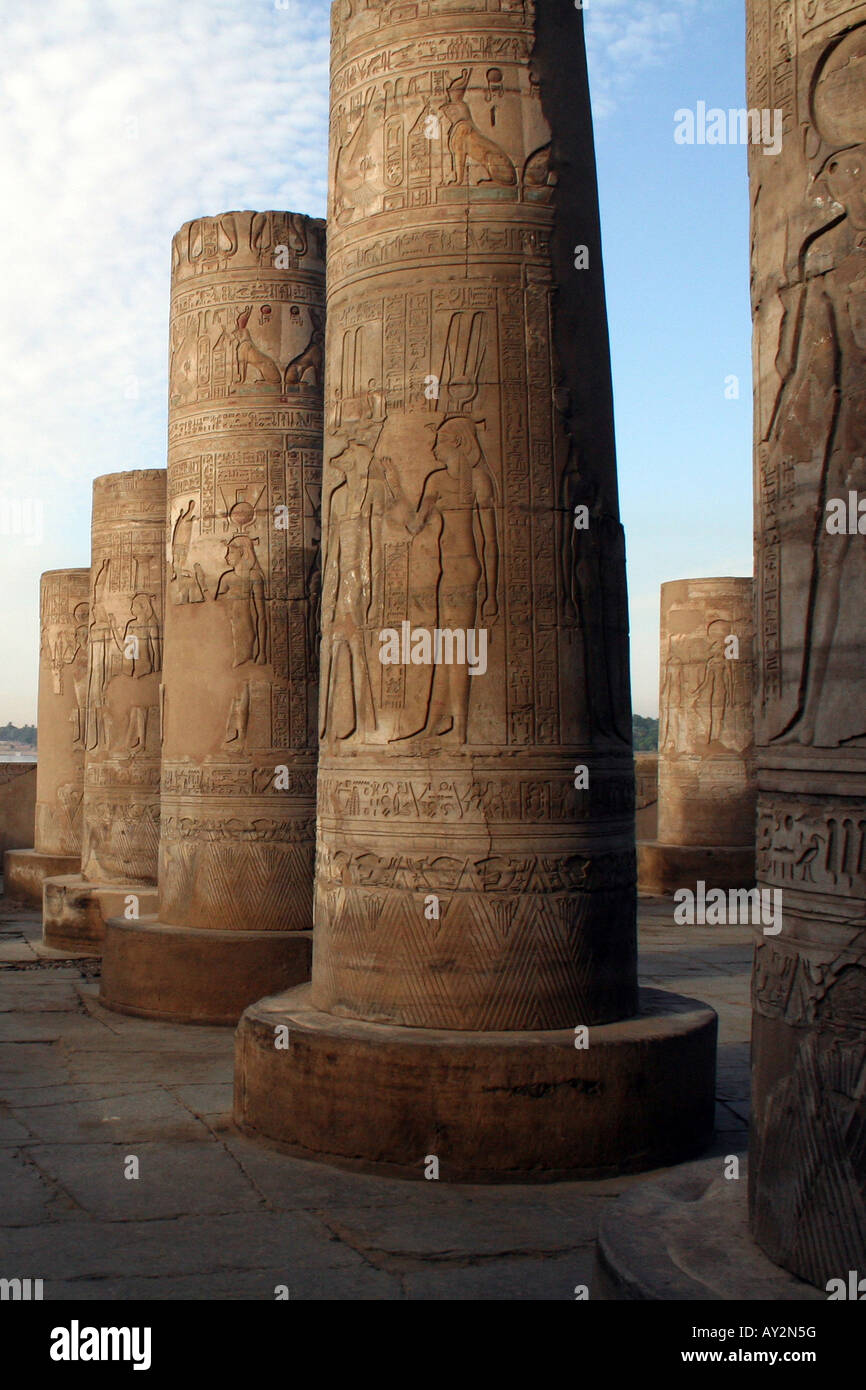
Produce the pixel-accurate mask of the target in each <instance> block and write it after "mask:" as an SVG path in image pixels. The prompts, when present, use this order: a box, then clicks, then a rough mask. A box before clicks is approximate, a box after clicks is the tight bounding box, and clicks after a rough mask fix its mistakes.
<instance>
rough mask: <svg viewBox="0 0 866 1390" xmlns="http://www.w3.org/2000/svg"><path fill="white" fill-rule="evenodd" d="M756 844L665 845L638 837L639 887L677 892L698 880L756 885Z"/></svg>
mask: <svg viewBox="0 0 866 1390" xmlns="http://www.w3.org/2000/svg"><path fill="white" fill-rule="evenodd" d="M755 873H756V871H755V847H754V845H742V846H741V845H663V844H661V842H660V841H659V840H638V844H637V886H638V891H639V892H640V893H675V892H676V890H677V889H678V888H692V889H694V886H695V884H696V883H697V882H698V881H699V880H701V879H702V880H703V882H704V883H705V884H706V885H707V890H709V889H710V888H722V889H724V890H725V892H727V891H728V889H729V888H754V886H755Z"/></svg>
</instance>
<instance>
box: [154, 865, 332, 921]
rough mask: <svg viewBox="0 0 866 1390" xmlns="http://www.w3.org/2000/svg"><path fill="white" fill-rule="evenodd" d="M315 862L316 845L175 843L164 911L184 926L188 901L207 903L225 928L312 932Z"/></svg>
mask: <svg viewBox="0 0 866 1390" xmlns="http://www.w3.org/2000/svg"><path fill="white" fill-rule="evenodd" d="M312 860H313V850H312V846H311V845H250V844H243V845H238V846H237V847H235V846H229V845H225V844H223V845H209V846H207V847H202V846H201V845H196V846H181V845H173V846H172V853H171V869H170V875H169V874H166V876H165V878H164V880H163V882H164V885H165V887H164V892H163V894H162V895H161V898H160V912H161V914H163V915H164V917H165V920H166V921H177V923H178V925H182V924H183V923H181V922H180V920H179V919H180V918H185V916H186V912H187V910H188V905H190V904H195V905H196V910H198V905H202V910H204V907H205V905H206V910H207V916H208V919H209V920H208V922H207V925H208V926H211V927H214V928H215V929H217V930H220V931H309V930H310V927H311V926H312V912H313V894H312V875H313V862H312ZM169 882H170V889H169V887H168V884H169Z"/></svg>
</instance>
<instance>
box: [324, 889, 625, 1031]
mask: <svg viewBox="0 0 866 1390" xmlns="http://www.w3.org/2000/svg"><path fill="white" fill-rule="evenodd" d="M371 898H375V900H376V906H377V907H378V905H379V904H380V903H381V909H380V910H379V911H378V914H377V915H375V916H374V913H373V912H372V911H371V901H370V900H371ZM422 904H423V898H421V897H419V896H418V895H417V894H413V893H411V892H400V891H399V890H389V889H382V888H381V887H380V888H377V889H376V890H375V892H373V893H371V892H370V891H369V890H366V889H364V888H361V887H358V886H356V885H340V886H338V887H334V886H333V885H331V886H329V887H328V888H327V889H324V890H323V889H322V887H321V886H320V888H319V894H318V901H317V931H318V932H320V933H321V949H320V950H319V954H318V957H317V962H316V971H315V974H316V982H317V989H316V993H317V995H318V997H319V999H320V1000H321V1001H324V1000H326V999H327V1000H330V1001H332V1002H333V1003H334V1004H337V1005H339V1006H340V1007H341V1008H347V1009H350V1010H351V1011H352V1012H353V1013H354V1012H357V1013H358V1015H359V1016H361V1017H364V1018H367V1019H370V1020H376V1019H377V1018H379V1019H381V1018H384V1017H388V1018H392V1019H396V1018H399V1021H400V1022H402V1023H404V1024H406V1025H407V1026H410V1027H428V1028H460V1029H477V1030H480V1031H499V1030H502V1031H507V1030H515V1029H518V1030H533V1029H541V1030H544V1029H555V1028H562V1027H564V1026H569V1025H576V1024H579V1023H581V1022H584V1021H589V1022H592V1021H593V1020H594V1019H595V1018H597V1017H598V1016H599V997H598V996H599V989H598V974H599V969H598V961H597V960H596V959H595V958H594V956H593V952H592V946H591V938H590V935H589V933H588V932H587V931H586V930H585V927H586V922H587V918H588V916H589V914H590V913H591V912H593V913H598V912H599V911H600V910H604V911H607V907H608V897H607V895H593V894H574V893H572V894H558V895H550V894H547V895H544V894H535V893H527V894H523V895H513V894H510V893H505V894H482V893H479V894H467V893H456V894H453V895H452V896H451V897H450V898H448V899H447V900H445V899H441V900H440V912H441V916H440V920H439V921H438V922H437V921H435V920H434V921H430V920H427V919H426V918H425V916H424V912H423V909H422ZM377 963H379V964H377ZM458 963H459V965H458ZM383 971H386V972H387V975H388V977H389V978H390V979H391V980H392V981H399V996H392V998H391V1001H390V1003H389V1005H388V1006H386V1008H385V1009H383V1004H382V999H383V989H382V984H383V982H382V975H383ZM347 993H350V994H351V998H350V999H349V998H347V997H346V996H347ZM324 1006H325V1007H326V1005H324ZM605 1008H606V1004H603V1005H602V1009H605ZM607 1012H608V1013H609V1012H610V1010H607Z"/></svg>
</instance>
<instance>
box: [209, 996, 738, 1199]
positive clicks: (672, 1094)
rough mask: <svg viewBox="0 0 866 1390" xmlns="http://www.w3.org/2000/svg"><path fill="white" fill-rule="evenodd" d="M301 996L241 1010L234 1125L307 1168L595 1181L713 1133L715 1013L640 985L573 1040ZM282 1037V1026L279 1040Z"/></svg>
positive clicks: (671, 1156)
mask: <svg viewBox="0 0 866 1390" xmlns="http://www.w3.org/2000/svg"><path fill="white" fill-rule="evenodd" d="M309 1000H310V990H309V987H308V986H302V987H301V988H299V989H294V990H292V991H291V992H290V993H287V994H283V995H279V996H277V997H275V998H271V999H262V1000H259V1002H258V1003H256V1004H253V1005H252V1006H251V1007H250V1008H248V1009H247V1011H246V1013H245V1014H244V1016H243V1018H242V1019H241V1022H240V1025H239V1027H238V1033H237V1040H236V1045H235V1112H234V1113H235V1122H236V1124H237V1125H238V1127H239V1128H240V1129H241V1130H242V1131H243V1132H244V1133H246V1134H248V1135H250V1136H251V1137H253V1138H257V1139H262V1140H265V1141H268V1142H270V1143H273V1144H276V1145H278V1146H279V1147H281V1148H283V1149H284V1150H287V1151H289V1152H291V1153H294V1154H297V1155H299V1156H301V1157H304V1158H317V1159H322V1160H324V1161H326V1162H331V1163H336V1164H343V1165H346V1166H352V1167H361V1168H365V1169H373V1170H378V1171H382V1172H387V1173H394V1174H397V1175H402V1176H407V1177H423V1175H424V1168H425V1163H426V1161H427V1159H428V1158H429V1157H430V1156H435V1157H436V1158H437V1159H438V1160H439V1171H440V1177H441V1178H443V1179H444V1180H446V1181H451V1182H455V1181H456V1182H503V1181H508V1180H518V1181H522V1182H525V1181H550V1180H554V1179H558V1178H601V1177H609V1176H611V1175H613V1174H616V1173H624V1172H637V1171H639V1170H641V1169H645V1168H653V1167H657V1166H659V1165H663V1164H670V1163H677V1162H680V1161H682V1160H683V1159H687V1158H694V1157H695V1156H696V1155H697V1154H699V1153H701V1152H702V1151H703V1149H704V1148H705V1147H706V1145H707V1143H708V1142H709V1139H710V1136H711V1135H712V1132H713V1117H714V1100H713V1091H714V1081H715V1056H716V1027H717V1019H716V1015H715V1013H714V1012H713V1010H712V1009H711V1008H709V1007H708V1006H707V1005H706V1004H702V1003H700V1002H699V1001H697V1000H695V999H685V998H683V997H682V996H680V995H676V994H669V993H667V992H665V991H662V990H649V989H645V990H641V994H640V1003H641V1008H640V1012H639V1013H638V1015H637V1016H636V1017H634V1018H631V1019H627V1020H625V1021H623V1022H620V1023H608V1024H603V1025H600V1026H599V1027H591V1028H590V1029H589V1031H588V1041H589V1046H588V1047H587V1048H585V1049H584V1048H577V1047H575V1033H574V1031H571V1030H563V1031H556V1032H545V1033H519V1032H510V1033H469V1032H465V1033H463V1032H451V1031H444V1030H442V1031H440V1030H435V1029H427V1028H402V1027H395V1026H393V1025H389V1024H378V1023H365V1022H361V1021H358V1020H355V1019H345V1018H336V1017H334V1016H333V1015H331V1014H325V1013H321V1012H320V1011H319V1010H317V1009H314V1008H312V1007H311V1005H310V1002H309ZM277 1030H282V1031H279V1032H278V1031H277Z"/></svg>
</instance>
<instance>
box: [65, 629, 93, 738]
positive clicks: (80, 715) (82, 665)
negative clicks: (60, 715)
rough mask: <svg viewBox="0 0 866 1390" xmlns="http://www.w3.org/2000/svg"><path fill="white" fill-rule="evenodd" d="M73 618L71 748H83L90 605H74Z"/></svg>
mask: <svg viewBox="0 0 866 1390" xmlns="http://www.w3.org/2000/svg"><path fill="white" fill-rule="evenodd" d="M73 618H74V621H75V636H74V645H73V651H72V655H71V657H70V660H69V667H70V673H71V675H72V684H73V689H74V690H75V707H74V709H73V711H72V714H71V719H72V731H73V732H72V746H73V748H79V747H80V748H83V747H84V738H85V731H86V723H87V667H88V651H87V647H88V641H89V629H90V605H89V604H88V603H78V604H76V606H75V611H74V613H73Z"/></svg>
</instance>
